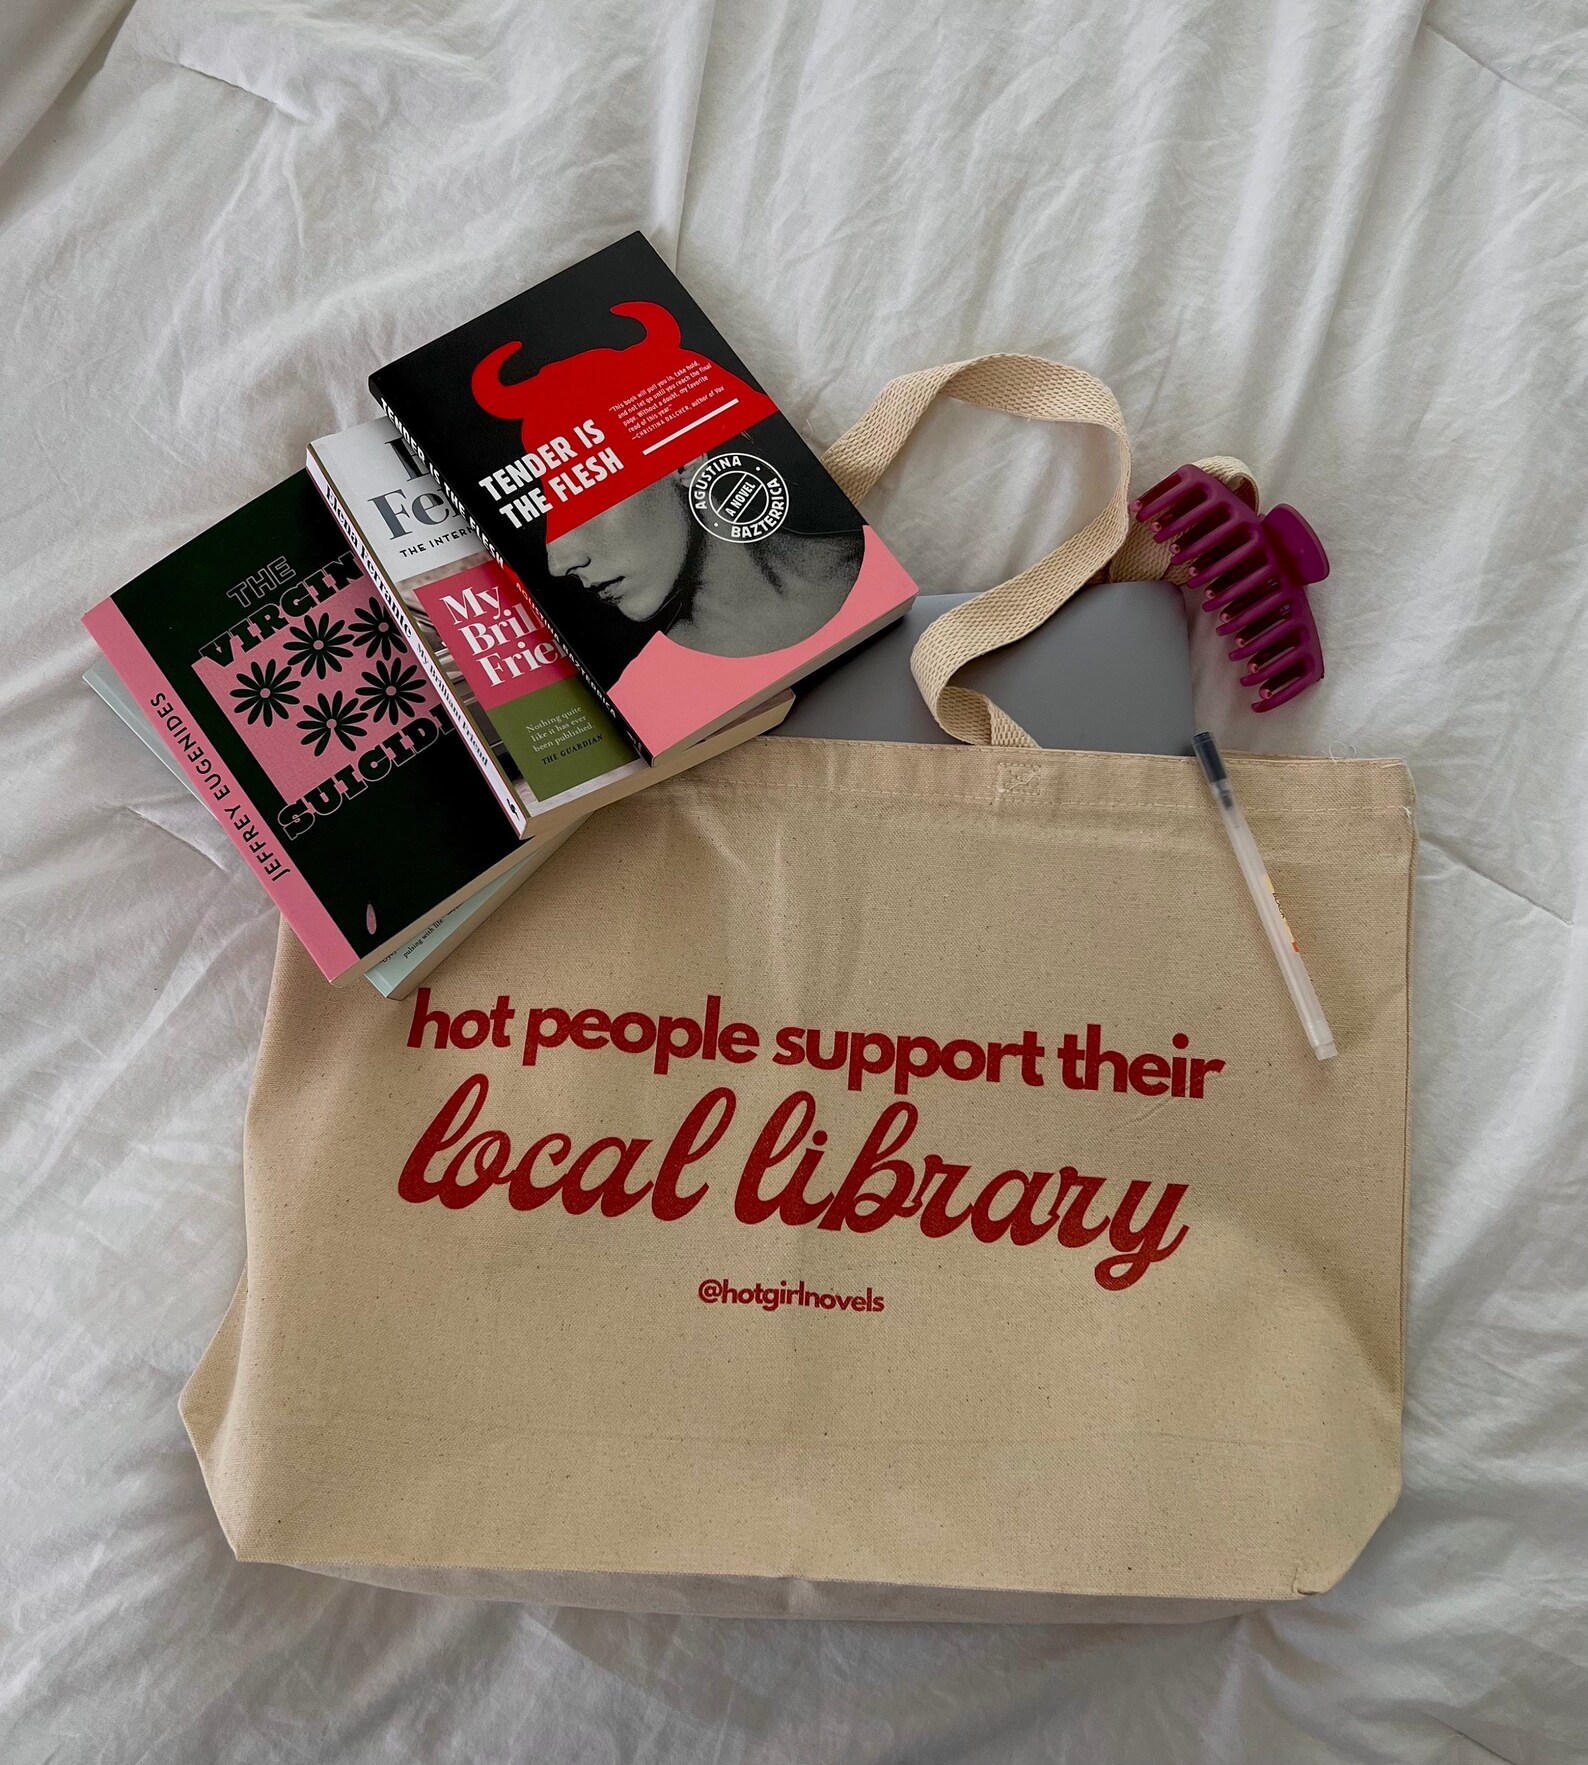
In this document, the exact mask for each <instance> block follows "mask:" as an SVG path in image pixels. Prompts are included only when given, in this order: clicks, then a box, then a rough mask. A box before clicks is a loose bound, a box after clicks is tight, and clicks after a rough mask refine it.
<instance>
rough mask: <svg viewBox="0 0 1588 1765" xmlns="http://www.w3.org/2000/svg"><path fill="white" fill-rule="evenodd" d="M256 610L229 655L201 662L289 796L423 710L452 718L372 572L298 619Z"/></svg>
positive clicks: (213, 690)
mask: <svg viewBox="0 0 1588 1765" xmlns="http://www.w3.org/2000/svg"><path fill="white" fill-rule="evenodd" d="M287 592H289V593H290V592H291V590H290V586H289V588H288V590H287ZM254 613H255V615H256V619H255V621H251V622H249V623H248V624H247V625H246V626H245V627H243V628H241V630H240V632H239V635H238V638H237V642H236V644H235V645H234V649H233V654H232V656H231V659H230V661H229V662H228V663H226V664H225V665H224V666H223V665H222V664H220V663H218V662H216V661H214V660H213V659H212V658H210V657H208V656H200V657H198V658H197V659H196V660H195V662H194V664H193V669H194V673H195V674H196V675H197V676H198V678H199V679H200V680H202V681H203V683H204V685H205V687H206V688H208V690H209V692H210V695H211V697H212V698H213V699H214V700H215V702H216V704H217V705H219V706H220V707H221V709H222V710H223V711H224V712H225V714H226V716H227V718H228V720H229V721H230V723H231V725H232V727H233V728H234V729H235V730H236V731H237V733H238V734H239V735H240V736H241V737H242V738H243V740H244V741H245V742H246V743H247V744H248V749H249V752H250V753H252V755H253V756H254V758H255V759H256V760H257V761H258V762H259V764H260V765H261V766H262V767H263V768H264V770H265V772H266V773H267V774H268V776H269V778H270V782H271V783H272V784H273V785H274V786H275V787H276V789H277V790H278V791H280V793H281V794H282V796H283V797H285V798H286V799H287V801H288V802H289V803H290V802H295V801H296V800H297V799H298V798H299V797H301V796H303V795H304V794H305V792H307V791H311V790H313V789H314V787H315V786H316V785H317V784H321V783H323V782H324V781H325V779H326V778H328V777H329V776H330V775H331V774H332V773H333V772H335V771H337V770H338V769H339V768H341V767H343V766H347V765H350V764H356V763H357V761H358V760H359V759H360V758H361V757H362V756H363V755H364V754H366V753H368V752H369V750H370V749H371V748H374V747H377V746H378V745H379V744H380V743H381V742H383V741H385V740H387V739H388V738H389V737H390V736H391V734H392V732H393V731H394V730H398V729H402V728H403V727H404V726H405V725H406V724H408V723H410V722H412V720H413V719H414V718H415V717H432V718H434V719H435V720H436V721H437V722H439V723H442V724H443V725H444V724H445V720H446V713H445V712H444V711H443V710H442V709H441V705H440V702H439V701H438V700H437V698H436V695H435V689H434V688H433V687H432V686H431V685H430V682H429V681H428V680H427V679H426V678H425V676H424V674H423V673H422V672H421V670H420V669H419V668H418V667H416V666H415V665H414V663H413V661H412V659H411V657H410V656H409V653H408V647H407V645H406V644H405V643H404V642H403V641H402V638H401V636H400V634H399V633H398V632H397V630H396V627H395V625H394V623H393V622H392V620H391V619H390V617H389V615H388V614H387V612H386V609H385V608H384V607H383V606H382V604H381V602H380V600H379V598H378V597H377V596H376V594H375V590H374V586H373V585H372V584H371V582H370V580H369V578H368V577H367V576H363V575H359V576H355V577H354V578H353V579H352V581H351V582H349V583H348V584H347V586H346V587H345V588H341V589H338V590H337V592H336V593H335V594H333V595H331V596H330V597H329V598H327V599H326V600H323V601H320V602H318V603H317V604H316V605H315V606H314V608H313V609H312V610H311V611H309V612H307V613H305V614H303V615H302V616H301V617H298V618H289V619H280V618H279V613H278V610H277V608H276V607H274V606H273V605H272V604H271V603H270V602H268V601H266V602H263V603H261V604H260V606H258V607H256V608H255V609H254ZM261 614H262V615H263V617H262V618H260V617H257V616H258V615H261ZM261 626H262V627H264V629H261ZM322 682H323V683H324V684H323V688H322Z"/></svg>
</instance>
